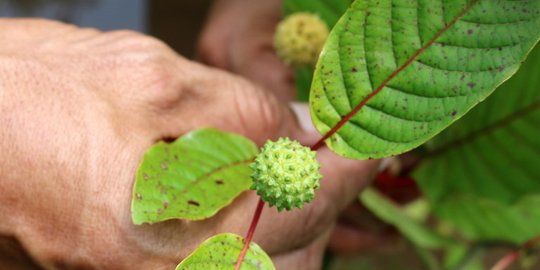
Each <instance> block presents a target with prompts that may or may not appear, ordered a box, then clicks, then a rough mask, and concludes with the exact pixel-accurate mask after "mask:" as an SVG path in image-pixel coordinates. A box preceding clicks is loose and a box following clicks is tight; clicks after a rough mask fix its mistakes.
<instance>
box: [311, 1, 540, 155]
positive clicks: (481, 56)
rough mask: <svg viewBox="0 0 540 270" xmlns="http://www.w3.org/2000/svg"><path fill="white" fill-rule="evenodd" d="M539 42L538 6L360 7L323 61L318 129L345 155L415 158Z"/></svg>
mask: <svg viewBox="0 0 540 270" xmlns="http://www.w3.org/2000/svg"><path fill="white" fill-rule="evenodd" d="M539 36H540V1H537V0H532V1H519V2H515V1H502V0H476V1H472V0H466V1H465V0H460V1H433V0H418V1H414V0H392V1H391V0H356V1H354V2H353V4H352V5H351V7H350V8H349V9H348V11H347V12H346V13H345V15H344V16H343V17H341V19H340V20H339V21H338V23H337V24H336V25H335V27H334V29H333V30H332V32H331V34H330V36H329V38H328V40H327V42H326V45H325V47H324V49H323V51H322V53H321V56H320V58H319V62H318V63H317V67H316V70H315V74H314V77H313V83H312V86H311V94H310V104H311V106H310V107H311V115H312V119H313V122H314V124H315V126H316V128H317V129H318V130H319V132H321V133H322V134H325V135H326V134H327V135H329V136H330V135H331V136H330V138H329V139H327V140H326V144H327V145H328V146H329V147H330V148H331V149H332V150H333V151H335V152H336V153H338V154H340V155H343V156H345V157H349V158H356V159H367V158H380V157H386V156H390V155H396V154H400V153H403V152H405V151H408V150H411V149H413V148H415V147H417V146H419V145H421V144H422V143H424V142H425V141H427V140H428V139H430V138H431V137H433V136H434V135H435V134H437V133H439V132H440V131H442V130H443V129H444V128H446V127H447V126H448V125H450V124H451V123H452V122H454V121H455V120H457V119H459V118H460V117H461V116H463V115H464V114H465V113H466V112H467V111H469V110H470V109H471V108H472V107H473V106H475V105H476V104H477V103H479V102H480V101H482V100H483V99H485V98H486V97H487V96H489V95H490V94H491V93H492V92H493V91H494V90H495V88H496V87H497V86H498V85H500V84H501V83H502V82H504V81H505V80H506V79H508V78H509V77H510V76H512V75H513V74H514V73H515V72H516V70H517V69H518V67H519V66H520V65H521V62H522V61H523V60H524V59H525V57H526V56H527V53H528V52H529V50H530V49H531V47H533V46H534V44H535V43H536V42H537V41H538V38H539Z"/></svg>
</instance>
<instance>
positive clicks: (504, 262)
mask: <svg viewBox="0 0 540 270" xmlns="http://www.w3.org/2000/svg"><path fill="white" fill-rule="evenodd" d="M538 244H540V235H539V236H536V237H534V238H532V239H530V240H529V241H527V242H526V243H525V244H523V246H521V247H520V248H519V249H517V250H514V251H512V252H510V253H508V254H507V255H506V256H504V257H503V258H502V259H500V260H499V261H498V262H497V263H496V264H495V265H494V266H493V267H492V268H491V270H504V269H507V268H508V267H509V266H510V265H512V263H514V262H515V261H517V259H518V258H519V256H520V254H521V253H522V252H529V251H530V250H532V249H533V248H534V247H535V246H536V245H538Z"/></svg>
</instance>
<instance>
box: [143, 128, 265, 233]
mask: <svg viewBox="0 0 540 270" xmlns="http://www.w3.org/2000/svg"><path fill="white" fill-rule="evenodd" d="M256 154H257V146H256V145H255V144H254V143H253V142H251V141H250V140H248V139H246V138H244V137H242V136H239V135H236V134H232V133H225V132H221V131H219V130H216V129H200V130H197V131H193V132H191V133H189V134H186V135H184V136H183V137H181V138H179V139H177V140H176V141H175V142H173V143H171V144H167V143H164V142H159V143H157V144H156V145H154V146H152V148H150V149H149V150H148V152H147V153H146V154H145V156H144V160H143V162H142V164H141V165H140V167H139V171H138V173H137V180H136V183H135V188H134V191H133V201H132V219H133V223H135V224H141V223H145V222H146V223H155V222H159V221H164V220H168V219H174V218H185V219H195V220H196V219H204V218H208V217H211V216H213V215H214V214H215V213H217V211H219V209H221V208H223V207H225V206H226V205H228V204H229V203H230V202H231V201H232V200H233V199H234V198H235V197H236V196H238V194H240V193H241V192H242V191H244V190H247V189H249V187H250V185H251V169H250V168H249V166H248V165H249V163H251V162H252V160H253V159H254V158H255V155H256Z"/></svg>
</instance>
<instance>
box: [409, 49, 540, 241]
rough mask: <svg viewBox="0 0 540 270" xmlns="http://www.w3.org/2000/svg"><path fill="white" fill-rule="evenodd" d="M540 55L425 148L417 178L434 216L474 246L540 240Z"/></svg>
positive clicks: (529, 61)
mask: <svg viewBox="0 0 540 270" xmlns="http://www.w3.org/2000/svg"><path fill="white" fill-rule="evenodd" d="M539 70H540V47H537V48H536V49H534V51H533V52H532V53H531V55H530V57H529V59H528V60H527V62H525V63H524V64H523V67H522V68H521V69H520V70H519V71H518V73H517V74H516V75H515V76H514V77H512V78H511V79H510V80H508V81H507V82H506V83H504V84H503V85H502V86H501V87H499V89H498V90H497V91H496V92H495V93H494V94H493V95H492V96H490V97H489V98H488V99H487V100H486V101H485V102H483V103H482V104H480V105H479V106H478V107H476V108H475V109H473V110H472V111H471V112H470V113H469V114H467V115H466V116H465V117H463V119H461V120H460V121H458V122H457V123H456V124H454V125H452V126H451V127H450V128H448V129H447V130H446V131H445V132H443V133H441V134H440V135H439V136H437V137H435V138H434V139H433V140H432V141H430V142H429V143H428V144H427V147H426V149H427V151H428V155H427V156H426V157H425V160H424V162H423V163H422V166H421V167H420V168H419V169H418V170H417V171H416V173H415V177H416V178H417V179H418V182H419V184H420V186H421V188H422V190H423V191H424V193H425V194H426V196H427V197H428V198H429V199H430V201H431V203H432V204H433V209H434V211H435V212H436V213H437V214H438V215H439V216H440V217H441V218H443V219H445V221H446V222H448V223H451V224H453V225H454V226H455V227H457V228H458V229H460V230H461V231H463V232H464V233H465V234H466V235H468V236H469V237H471V238H474V239H484V240H508V241H514V242H516V243H520V242H522V241H525V240H527V239H529V238H531V237H533V236H534V235H537V234H540V163H539V162H540V140H539V137H538V136H539V134H540V91H539V90H540V76H539Z"/></svg>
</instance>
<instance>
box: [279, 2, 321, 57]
mask: <svg viewBox="0 0 540 270" xmlns="http://www.w3.org/2000/svg"><path fill="white" fill-rule="evenodd" d="M328 33H329V30H328V26H327V25H326V23H325V22H324V21H323V20H321V19H320V18H319V17H318V16H317V15H314V14H311V13H307V12H298V13H295V14H292V15H290V16H288V17H287V18H285V19H284V20H283V21H281V22H280V23H279V24H278V26H277V28H276V33H275V35H274V47H275V49H276V52H277V54H278V56H279V57H280V58H281V59H282V60H283V61H285V62H286V63H287V64H289V65H290V66H292V67H301V66H309V65H311V66H314V65H315V63H317V59H318V58H319V53H320V52H321V49H322V47H323V46H324V42H325V41H326V38H327V37H328Z"/></svg>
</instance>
